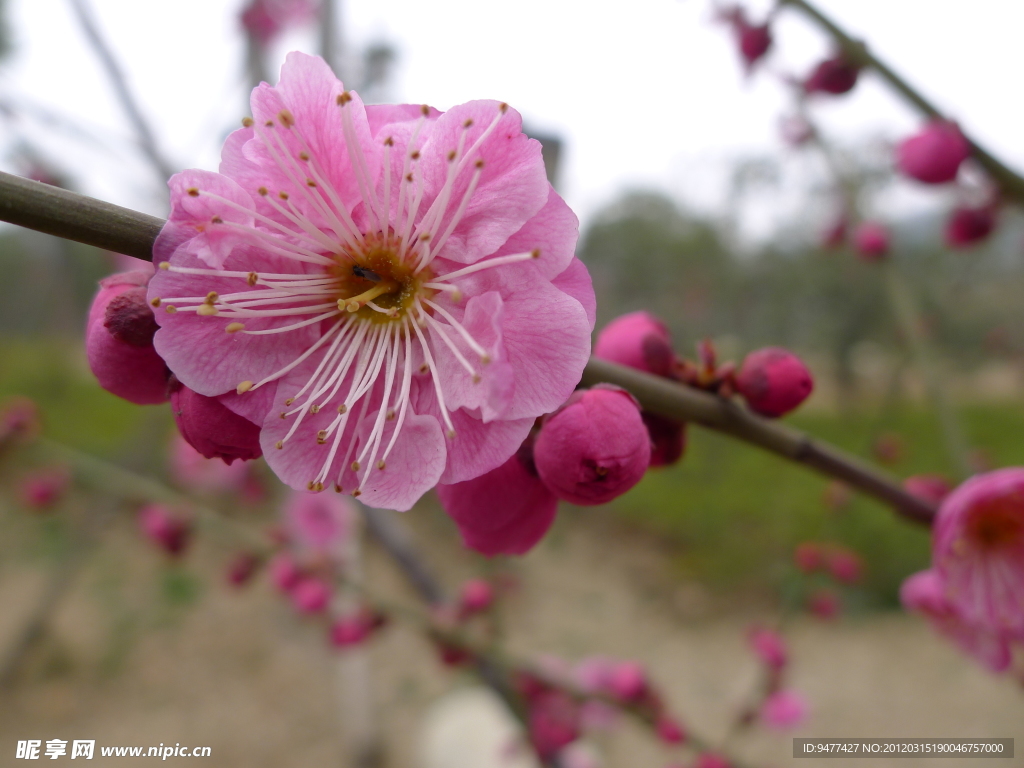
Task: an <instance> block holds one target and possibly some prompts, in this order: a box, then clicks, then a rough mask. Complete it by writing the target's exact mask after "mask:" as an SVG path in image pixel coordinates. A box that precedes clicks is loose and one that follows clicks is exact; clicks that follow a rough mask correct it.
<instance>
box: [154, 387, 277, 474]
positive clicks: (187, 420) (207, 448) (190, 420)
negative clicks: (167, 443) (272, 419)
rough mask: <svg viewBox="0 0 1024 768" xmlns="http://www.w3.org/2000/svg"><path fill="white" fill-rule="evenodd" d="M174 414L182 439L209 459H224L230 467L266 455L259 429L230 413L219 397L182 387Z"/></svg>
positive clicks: (173, 401) (178, 389) (173, 399)
mask: <svg viewBox="0 0 1024 768" xmlns="http://www.w3.org/2000/svg"><path fill="white" fill-rule="evenodd" d="M171 412H172V413H173V414H174V422H175V424H177V425H178V431H179V432H181V436H182V437H184V438H185V439H186V440H187V441H188V443H189V445H191V446H192V447H193V448H195V449H196V450H197V451H199V453H201V454H202V455H203V456H205V457H206V458H208V459H212V458H220V459H223V460H224V463H225V464H230V463H231V462H233V461H234V460H235V459H241V460H242V461H249V460H250V459H258V458H259V457H260V456H262V455H263V450H262V449H261V448H260V428H259V426H257V425H256V424H253V423H252V422H251V421H249V420H248V419H247V418H245V417H244V416H239V415H238V414H237V413H234V412H233V411H230V410H228V409H227V408H226V407H225V406H224V405H223V404H222V403H221V402H220V401H219V400H218V399H217V398H215V397H206V396H205V395H200V394H198V393H197V392H193V391H192V390H191V389H189V388H188V387H186V386H183V385H180V384H179V385H178V386H177V387H175V388H174V391H173V393H172V394H171Z"/></svg>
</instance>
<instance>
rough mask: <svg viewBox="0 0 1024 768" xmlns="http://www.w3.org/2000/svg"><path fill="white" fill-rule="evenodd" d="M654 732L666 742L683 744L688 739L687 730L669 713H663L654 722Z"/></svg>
mask: <svg viewBox="0 0 1024 768" xmlns="http://www.w3.org/2000/svg"><path fill="white" fill-rule="evenodd" d="M654 732H655V733H656V734H657V735H658V738H659V739H661V740H662V741H663V742H665V743H666V744H682V743H683V742H684V741H686V731H685V730H683V726H682V725H681V724H680V723H679V721H677V720H675V719H674V718H671V717H669V716H668V715H662V716H661V717H659V718H658V719H657V721H656V722H655V724H654Z"/></svg>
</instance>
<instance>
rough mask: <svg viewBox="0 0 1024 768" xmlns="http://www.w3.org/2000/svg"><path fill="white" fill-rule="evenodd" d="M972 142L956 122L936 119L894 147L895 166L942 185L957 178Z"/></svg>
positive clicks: (930, 182) (907, 172) (922, 179)
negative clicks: (965, 136)
mask: <svg viewBox="0 0 1024 768" xmlns="http://www.w3.org/2000/svg"><path fill="white" fill-rule="evenodd" d="M970 154H971V145H970V144H969V143H968V142H967V139H965V138H964V135H963V134H962V133H960V129H959V128H958V127H957V126H956V124H955V123H949V122H946V121H944V120H935V121H932V122H930V123H928V125H926V126H925V127H924V128H923V129H922V130H921V132H920V133H918V134H916V135H914V136H911V137H910V138H909V139H904V140H903V141H902V142H900V144H899V146H898V147H896V166H897V167H898V168H899V169H900V172H902V173H903V174H904V175H906V176H909V177H910V178H912V179H917V180H918V181H922V182H924V183H925V184H945V183H946V182H949V181H953V180H954V179H955V178H956V174H957V171H959V169H960V164H961V163H962V162H963V161H964V160H966V159H967V158H968V157H970Z"/></svg>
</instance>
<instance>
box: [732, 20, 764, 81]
mask: <svg viewBox="0 0 1024 768" xmlns="http://www.w3.org/2000/svg"><path fill="white" fill-rule="evenodd" d="M736 42H737V44H738V45H739V49H740V55H741V56H742V57H743V61H744V62H745V63H746V65H747V69H748V70H749V69H750V68H751V67H753V66H754V64H756V63H757V61H758V60H759V59H760V58H762V57H763V56H764V55H765V54H766V53H768V49H769V48H771V47H772V33H771V30H770V29H769V28H768V25H767V24H762V25H760V26H752V25H750V24H746V23H743V24H739V25H737V27H736Z"/></svg>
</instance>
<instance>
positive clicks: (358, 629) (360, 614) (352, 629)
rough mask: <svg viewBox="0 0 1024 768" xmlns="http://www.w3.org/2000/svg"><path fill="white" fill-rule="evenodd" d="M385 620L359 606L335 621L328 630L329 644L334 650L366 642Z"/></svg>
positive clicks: (379, 615)
mask: <svg viewBox="0 0 1024 768" xmlns="http://www.w3.org/2000/svg"><path fill="white" fill-rule="evenodd" d="M386 622H387V619H386V618H385V617H384V616H383V615H381V614H379V613H375V612H374V611H372V610H370V609H369V608H367V607H366V606H360V607H359V608H357V609H356V610H354V611H352V612H351V613H348V614H346V615H345V616H342V617H341V618H339V619H337V620H336V621H335V622H334V623H333V624H332V625H331V630H330V639H331V644H332V645H333V646H334V647H336V648H351V647H352V646H354V645H360V644H361V643H363V642H364V641H365V640H367V639H368V638H369V637H370V635H372V634H373V633H374V632H375V631H376V630H378V629H380V628H381V627H383V626H384V624H385V623H386Z"/></svg>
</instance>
